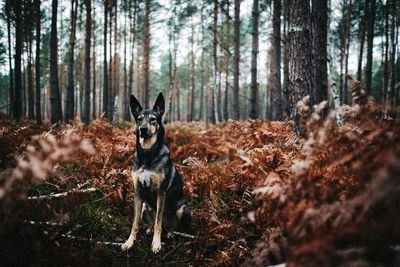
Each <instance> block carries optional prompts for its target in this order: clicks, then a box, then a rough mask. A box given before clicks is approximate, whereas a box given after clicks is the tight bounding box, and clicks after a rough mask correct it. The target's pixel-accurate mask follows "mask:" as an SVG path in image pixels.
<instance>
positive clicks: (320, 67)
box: [312, 0, 328, 104]
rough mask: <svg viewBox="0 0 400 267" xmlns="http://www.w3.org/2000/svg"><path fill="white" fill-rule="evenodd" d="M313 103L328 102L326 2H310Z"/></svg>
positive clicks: (316, 0)
mask: <svg viewBox="0 0 400 267" xmlns="http://www.w3.org/2000/svg"><path fill="white" fill-rule="evenodd" d="M312 18H313V21H312V29H313V38H312V39H313V58H314V62H313V90H314V103H316V104H318V103H320V102H322V101H324V100H328V69H327V58H328V55H327V38H328V1H327V0H313V1H312Z"/></svg>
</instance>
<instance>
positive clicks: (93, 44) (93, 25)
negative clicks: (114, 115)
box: [92, 8, 97, 119]
mask: <svg viewBox="0 0 400 267" xmlns="http://www.w3.org/2000/svg"><path fill="white" fill-rule="evenodd" d="M95 14H96V13H95V10H94V8H93V17H95ZM95 30H96V21H95V20H94V19H93V20H92V35H93V41H92V108H93V109H92V118H93V119H96V117H97V115H96V113H97V105H96V33H95Z"/></svg>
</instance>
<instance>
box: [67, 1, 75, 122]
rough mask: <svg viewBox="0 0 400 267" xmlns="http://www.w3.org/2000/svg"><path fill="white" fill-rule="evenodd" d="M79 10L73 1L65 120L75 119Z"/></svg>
mask: <svg viewBox="0 0 400 267" xmlns="http://www.w3.org/2000/svg"><path fill="white" fill-rule="evenodd" d="M77 12H78V3H77V1H76V0H72V2H71V34H70V37H69V46H68V85H67V99H66V107H65V118H64V119H65V122H69V121H70V120H73V119H74V117H75V116H74V110H75V107H74V92H75V89H74V50H75V33H76V17H77Z"/></svg>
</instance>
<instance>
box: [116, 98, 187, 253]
mask: <svg viewBox="0 0 400 267" xmlns="http://www.w3.org/2000/svg"><path fill="white" fill-rule="evenodd" d="M130 107H131V112H132V114H133V117H134V118H135V121H136V151H135V153H134V158H133V167H132V171H131V177H132V180H133V188H134V208H135V212H134V218H133V224H132V230H131V233H130V235H129V238H128V239H127V240H126V242H125V243H124V244H123V245H122V246H121V249H122V250H124V251H125V250H128V249H129V248H131V247H132V245H133V243H134V242H135V240H136V235H137V233H138V231H139V222H140V220H141V218H144V219H145V220H146V221H147V222H148V223H149V224H150V225H151V226H152V225H154V233H153V242H152V244H151V249H152V251H153V252H154V253H158V252H159V251H160V250H161V233H162V230H163V229H164V230H166V231H167V232H168V233H171V232H172V231H173V230H174V229H176V228H177V227H182V228H183V229H184V230H189V228H190V225H191V213H190V209H189V207H188V205H187V201H186V199H185V198H184V197H183V193H182V185H183V183H182V179H181V177H180V176H179V173H178V171H177V170H176V168H175V165H174V164H173V163H172V161H171V159H170V156H169V155H170V151H169V148H168V146H167V145H166V144H165V142H164V134H165V130H164V126H163V124H162V116H163V114H164V109H165V101H164V97H163V95H162V93H160V94H159V95H158V97H157V100H156V102H155V104H154V107H153V109H143V108H142V106H141V105H140V103H139V101H138V100H137V99H136V98H135V97H134V96H133V95H131V99H130Z"/></svg>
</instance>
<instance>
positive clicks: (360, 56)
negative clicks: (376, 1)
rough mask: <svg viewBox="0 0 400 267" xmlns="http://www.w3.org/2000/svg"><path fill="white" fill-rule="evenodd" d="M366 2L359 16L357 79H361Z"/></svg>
mask: <svg viewBox="0 0 400 267" xmlns="http://www.w3.org/2000/svg"><path fill="white" fill-rule="evenodd" d="M368 4H369V0H366V1H365V3H364V14H363V16H362V18H361V23H360V24H361V25H360V52H359V55H358V65H357V80H358V81H361V79H362V60H363V54H364V43H365V24H366V21H367V12H368Z"/></svg>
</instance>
